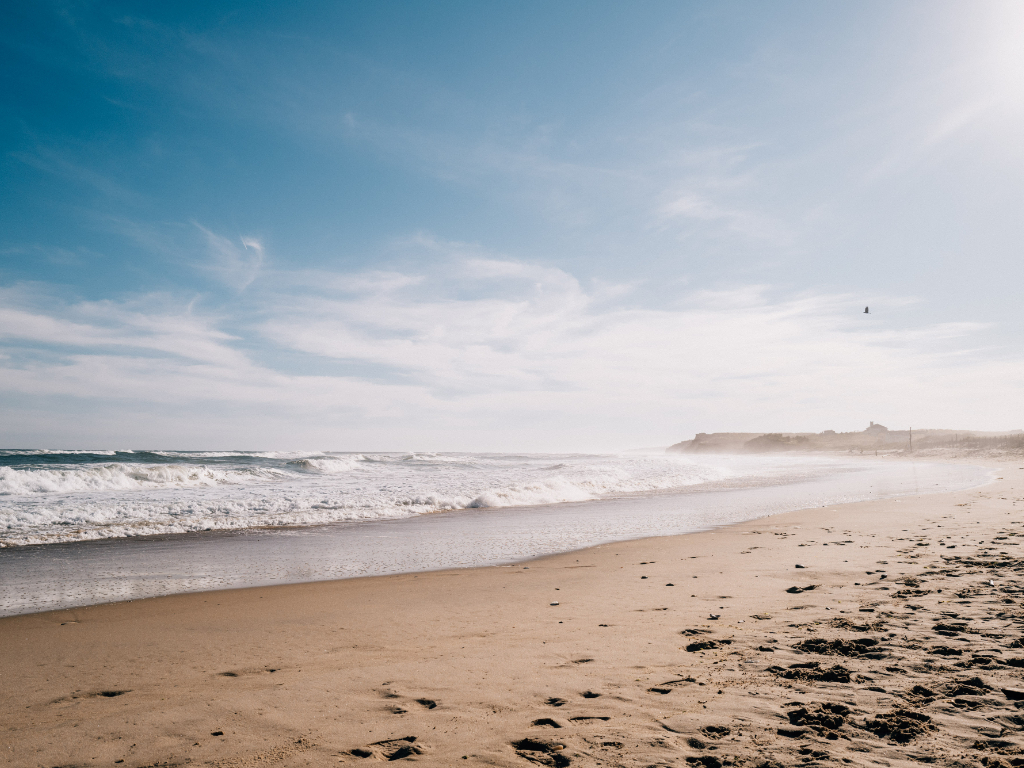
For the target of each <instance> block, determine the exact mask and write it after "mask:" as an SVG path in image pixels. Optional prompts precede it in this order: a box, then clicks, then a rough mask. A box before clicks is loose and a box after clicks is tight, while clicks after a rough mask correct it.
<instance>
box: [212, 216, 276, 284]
mask: <svg viewBox="0 0 1024 768" xmlns="http://www.w3.org/2000/svg"><path fill="white" fill-rule="evenodd" d="M196 227H197V228H198V229H199V230H200V231H201V232H202V233H203V234H204V235H205V236H206V246H207V254H208V261H206V262H205V263H203V264H202V265H200V266H201V268H203V269H205V270H207V271H209V272H211V273H213V274H214V275H215V276H216V277H217V278H218V279H219V280H220V281H221V282H223V283H224V284H225V285H227V286H229V287H231V288H234V289H235V290H237V291H244V290H245V289H246V288H248V287H249V285H251V284H252V281H253V280H255V279H256V275H257V274H258V273H259V271H260V267H262V266H263V244H262V243H261V242H260V241H259V240H258V239H256V238H255V237H239V239H238V242H237V243H236V242H234V241H232V240H229V239H228V238H226V237H224V236H222V235H218V234H215V233H214V232H211V231H210V230H208V229H206V228H205V227H203V226H201V225H200V224H196Z"/></svg>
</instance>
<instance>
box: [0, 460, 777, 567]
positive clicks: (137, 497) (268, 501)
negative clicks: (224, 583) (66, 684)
mask: <svg viewBox="0 0 1024 768" xmlns="http://www.w3.org/2000/svg"><path fill="white" fill-rule="evenodd" d="M113 458H114V459H116V460H115V461H111V460H110V459H111V457H110V456H109V455H104V454H100V453H98V452H82V453H81V454H78V455H71V454H51V453H47V452H41V451H39V452H27V451H22V452H14V451H0V547H3V546H19V545H25V544H38V543H49V542H58V541H78V540H89V539H100V538H112V537H125V536H138V535H149V534H167V533H186V532H192V531H203V530H231V529H244V528H255V527H264V526H285V525H287V526H296V525H298V526H303V525H321V524H327V523H341V522H352V521H361V520H385V519H396V518H402V517H408V516H411V515H419V514H429V513H435V512H446V511H452V510H460V509H488V508H507V507H521V506H533V505H545V504H559V503H565V502H580V501H587V500H591V499H600V498H609V497H616V496H623V495H629V494H637V493H640V494H643V493H656V492H664V491H671V490H673V489H680V488H685V487H690V486H695V485H701V484H707V483H716V482H721V481H728V480H735V479H737V478H744V477H752V476H758V477H761V478H762V479H763V480H764V481H765V482H770V478H771V477H772V475H773V473H775V474H777V473H780V472H783V471H787V472H791V471H792V470H791V466H790V468H789V469H785V470H784V463H782V462H780V461H778V460H774V461H773V460H772V459H767V458H755V457H747V458H744V459H740V458H738V457H731V458H730V457H714V458H711V459H707V458H700V459H695V458H693V457H685V456H678V455H584V454H575V455H511V454H435V453H404V454H367V453H363V454H346V453H327V452H308V453H297V452H244V451H225V452H174V451H159V452H154V451H137V452H136V453H128V452H121V451H119V452H116V454H115V455H114V456H113Z"/></svg>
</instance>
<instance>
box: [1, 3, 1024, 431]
mask: <svg viewBox="0 0 1024 768" xmlns="http://www.w3.org/2000/svg"><path fill="white" fill-rule="evenodd" d="M0 56H2V57H3V58H2V62H0V82H2V86H0V88H2V91H0V97H2V109H0V132H2V142H3V153H2V155H0V167H2V172H0V408H2V409H3V412H4V414H5V418H4V419H3V423H2V424H0V442H2V443H3V444H5V445H18V446H39V447H80V446H82V445H91V446H98V447H110V446H116V447H140V446H150V447H179V448H204V447H209V448H226V447H239V448H303V449H304V448H323V449H340V450H388V449H394V450H404V449H427V450H429V449H434V450H444V449H449V450H457V449H468V450H488V449H493V450H614V449H617V448H626V447H632V446H640V445H664V444H668V443H670V442H675V441H677V440H679V439H683V438H686V437H689V436H691V435H692V433H693V432H695V431H719V430H790V429H792V430H797V429H801V430H814V431H818V430H821V429H826V428H832V429H840V430H846V429H859V428H862V427H863V426H865V425H866V423H867V421H868V420H869V419H873V420H875V421H880V422H882V423H886V424H889V425H890V426H893V427H905V426H908V425H913V426H920V427H927V426H949V427H957V428H971V427H973V428H985V429H1012V428H1020V427H1024V398H1021V397H1020V392H1021V385H1022V384H1024V345H1022V343H1021V339H1022V338H1024V335H1022V332H1024V322H1022V318H1021V311H1020V303H1021V302H1020V286H1021V285H1022V284H1024V259H1022V258H1021V255H1022V254H1021V250H1022V248H1021V242H1022V236H1024V216H1022V215H1021V213H1022V210H1021V208H1022V201H1024V173H1022V171H1024V142H1022V141H1021V139H1020V137H1021V136H1022V135H1024V6H1021V5H1020V4H1019V3H1014V2H974V1H972V2H966V1H961V2H904V3H890V2H857V3H819V2H777V3H763V2H716V3H706V2H702V3H686V2H644V3H629V4H627V3H612V2H606V3H601V2H586V3H583V2H561V3H550V2H521V3H498V2H464V3H456V2H435V3H419V2H387V1H382V2H372V3H371V2H349V3H345V2H336V3H289V4H284V3H276V4H275V3H254V2H249V3H217V2H213V3H203V4H175V3H166V4H161V5H159V6H153V4H141V3H139V4H132V3H93V2H61V3H45V2H31V3H29V2H25V3H20V2H13V3H7V4H5V5H4V8H3V10H2V11H0ZM865 305H871V307H872V313H871V314H870V315H867V316H865V315H863V312H862V310H863V307H864V306H865Z"/></svg>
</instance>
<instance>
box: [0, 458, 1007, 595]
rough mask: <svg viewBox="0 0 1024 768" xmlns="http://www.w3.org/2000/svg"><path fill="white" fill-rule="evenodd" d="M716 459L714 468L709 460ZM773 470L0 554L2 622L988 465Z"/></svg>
mask: <svg viewBox="0 0 1024 768" xmlns="http://www.w3.org/2000/svg"><path fill="white" fill-rule="evenodd" d="M713 460H714V461H717V460H718V459H717V458H716V459H713ZM771 466H772V467H773V468H774V469H773V470H772V471H771V472H768V471H764V472H761V473H760V474H758V473H748V474H743V473H737V474H735V475H734V476H732V477H730V478H723V479H720V480H716V481H713V482H704V483H700V484H694V485H691V486H689V487H688V488H682V489H680V488H678V487H677V488H674V489H673V490H671V491H660V492H659V491H647V492H645V493H640V494H634V495H629V496H620V497H616V498H606V499H598V500H589V501H580V502H566V503H557V504H547V505H535V506H519V507H503V508H472V509H461V510H453V511H448V512H435V513H432V514H419V515H413V516H406V517H402V518H398V519H376V520H362V521H350V522H338V523H333V524H329V525H318V526H305V527H295V528H275V529H258V528H247V529H242V530H235V531H212V532H197V533H186V534H176V535H162V536H153V537H134V538H112V539H105V540H99V541H79V542H69V543H52V544H44V545H29V546H18V547H8V548H5V549H0V615H12V614H18V613H30V612H34V611H42V610H50V609H55V608H68V607H74V606H82V605H90V604H95V603H102V602H111V601H116V600H129V599H140V598H145V597H154V596H158V595H166V594H173V593H178V592H194V591H202V590H210V589H224V588H229V587H247V586H260V585H268V584H284V583H294V582H302V581H317V580H325V579H338V578H350V577H355V576H369V575H383V574H391V573H408V572H415V571H426V570H435V569H442V568H458V567H470V566H482V565H498V564H509V563H514V562H519V561H523V560H527V559H529V558H533V557H538V556H542V555H547V554H554V553H557V552H566V551H571V550H575V549H580V548H583V547H588V546H594V545H596V544H601V543H606V542H611V541H622V540H627V539H635V538H643V537H647V536H666V535H674V534H682V533H690V532H694V531H699V530H706V529H708V528H712V527H715V526H720V525H726V524H729V523H734V522H739V521H742V520H750V519H755V518H759V517H764V516H766V515H771V514H776V513H780V512H786V511H792V510H796V509H805V508H812V507H822V506H830V505H834V504H841V503H848V502H854V501H862V500H866V499H875V498H891V497H896V496H900V495H906V494H914V493H926V492H941V491H950V490H958V489H964V488H969V487H973V486H977V485H981V484H983V483H985V482H987V481H988V480H989V478H990V477H991V475H992V473H991V472H990V471H989V470H987V469H985V468H982V467H977V466H961V465H951V464H930V463H916V462H910V461H873V460H870V461H869V460H853V459H850V460H845V459H844V460H840V459H821V458H817V457H812V458H810V459H808V458H804V457H787V458H784V459H783V458H777V459H773V460H772V464H771Z"/></svg>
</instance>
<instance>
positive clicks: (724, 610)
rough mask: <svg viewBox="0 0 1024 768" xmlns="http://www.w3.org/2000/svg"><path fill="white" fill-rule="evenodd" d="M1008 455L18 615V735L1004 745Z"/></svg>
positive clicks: (693, 755)
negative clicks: (812, 492)
mask: <svg viewBox="0 0 1024 768" xmlns="http://www.w3.org/2000/svg"><path fill="white" fill-rule="evenodd" d="M992 463H994V462H992V461H991V460H988V461H986V464H992ZM999 464H1001V466H1000V467H999V468H1000V469H1001V470H1002V471H1001V473H1000V474H1001V479H998V480H995V481H994V482H992V483H990V484H987V485H984V486H981V487H978V488H973V489H970V490H965V491H956V492H952V493H940V494H927V495H923V494H922V495H918V496H905V497H901V498H896V499H887V500H879V501H867V502H857V503H853V504H844V505H837V506H835V507H830V508H825V509H822V508H814V509H807V510H802V511H796V512H786V513H783V514H779V515H775V516H772V517H766V518H761V519H757V520H750V521H746V522H742V523H736V524H733V525H730V526H728V527H723V528H717V529H714V530H710V531H704V532H701V533H691V534H686V535H682V536H675V537H657V538H649V539H634V540H631V541H625V542H616V543H613V544H605V545H601V546H597V547H593V548H590V549H586V550H581V551H576V552H571V553H563V554H558V555H551V556H546V557H542V558H538V559H536V560H534V561H532V562H530V563H529V564H527V565H521V564H520V565H516V566H504V567H486V568H475V569H457V570H447V571H444V570H442V571H432V572H427V573H414V574H406V575H395V576H371V577H366V578H359V579H346V580H340V581H332V582H311V583H304V584H288V585H279V586H271V587H255V588H248V589H238V590H228V591H221V592H204V593H193V594H179V595H172V596H166V597H159V598H152V599H146V600H139V601H135V602H133V603H114V604H106V605H97V606H91V607H86V608H78V609H71V610H63V611H55V612H49V613H34V614H27V615H23V616H13V617H7V618H2V619H0V647H3V648H4V649H5V650H4V653H3V654H2V657H0V681H2V682H3V684H2V686H0V723H2V725H0V733H2V734H3V737H4V738H3V740H2V743H3V744H4V745H5V746H4V747H3V749H4V751H6V753H7V757H8V759H9V760H10V764H12V765H16V766H21V765H25V766H36V765H47V766H52V765H86V764H88V765H124V766H126V768H142V766H154V765H167V766H170V765H209V766H224V768H227V766H263V765H281V766H292V765H295V766H298V765H338V764H342V763H344V764H349V763H352V764H357V765H358V764H361V763H362V764H365V763H366V762H367V761H372V760H375V759H389V760H390V759H395V760H397V759H406V760H414V761H420V762H424V763H426V764H430V765H435V764H436V765H452V764H453V762H454V761H458V760H461V759H462V758H463V757H465V759H466V760H467V761H469V763H476V764H486V765H496V766H508V767H509V768H512V766H521V767H523V768H528V766H529V765H530V764H531V763H533V764H543V765H555V766H562V767H564V766H569V765H604V764H608V765H630V766H633V765H636V766H638V767H639V766H646V765H652V764H658V765H675V764H679V765H687V764H688V765H702V766H706V767H707V768H712V767H713V766H716V765H718V766H732V765H735V766H746V765H750V766H752V767H753V768H756V766H759V765H765V764H767V765H769V766H771V765H790V764H793V763H795V762H798V761H799V762H801V763H802V764H807V765H815V764H817V765H831V764H834V763H836V761H839V760H841V761H842V762H844V763H847V764H857V765H874V764H883V765H886V764H888V765H908V766H909V765H920V763H921V762H922V761H923V762H933V763H938V764H942V765H964V766H966V765H977V764H978V763H979V761H980V760H981V759H982V758H984V759H985V763H984V764H986V765H989V766H999V765H1004V764H1005V765H1010V764H1011V763H1010V762H1008V761H1012V760H1017V759H1019V757H1020V756H1021V755H1024V744H1022V743H1021V739H1019V738H1017V736H1016V734H1018V733H1019V731H1020V729H1021V724H1022V723H1024V719H1022V714H1024V713H1021V710H1020V709H1018V708H1017V707H1016V702H1017V701H1024V670H1022V667H1021V666H1018V665H1017V664H1015V663H1010V662H1012V661H1013V660H1015V659H1020V658H1021V657H1022V656H1024V651H1022V650H1019V648H1020V644H1021V642H1022V640H1024V635H1022V633H1024V611H1022V604H1021V597H1020V594H1021V592H1020V590H1021V588H1022V585H1021V584H1020V574H1021V573H1022V572H1024V561H1022V560H1021V558H1020V555H1019V553H1018V550H1017V549H1016V548H1017V546H1018V543H1019V542H1020V541H1024V526H1020V525H1018V519H1019V517H1020V513H1021V510H1022V508H1024V499H1022V498H1021V497H1022V489H1024V469H1021V462H1020V460H1019V459H1017V460H1016V461H1005V462H999ZM1018 537H1019V538H1018ZM1015 539H1016V540H1015ZM939 541H942V542H943V543H942V545H941V546H942V548H941V549H940V548H939ZM979 542H980V543H979ZM947 546H950V547H955V548H954V549H946V548H945V547H947ZM1001 553H1006V554H1001ZM796 564H799V565H802V566H804V567H803V568H800V569H797V568H795V565H796ZM880 566H881V567H880ZM669 585H672V586H669ZM811 585H814V589H806V588H807V587H810V586H811ZM794 589H795V590H796V591H793V590H794ZM551 603H558V605H551ZM714 615H717V616H718V617H719V618H716V619H712V618H711V616H714ZM940 625H941V626H942V627H944V628H941V629H940ZM795 646H799V647H795ZM937 649H942V650H937ZM957 651H959V653H957ZM1021 663H1022V664H1024V660H1022V661H1021ZM794 665H796V666H794ZM894 670H895V671H894ZM816 677H817V678H822V679H814V678H816ZM1004 689H1005V691H1007V692H1006V693H1004ZM1018 692H1019V694H1018ZM908 713H909V714H908ZM904 739H905V740H904ZM808 758H809V759H808ZM117 761H123V762H117Z"/></svg>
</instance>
